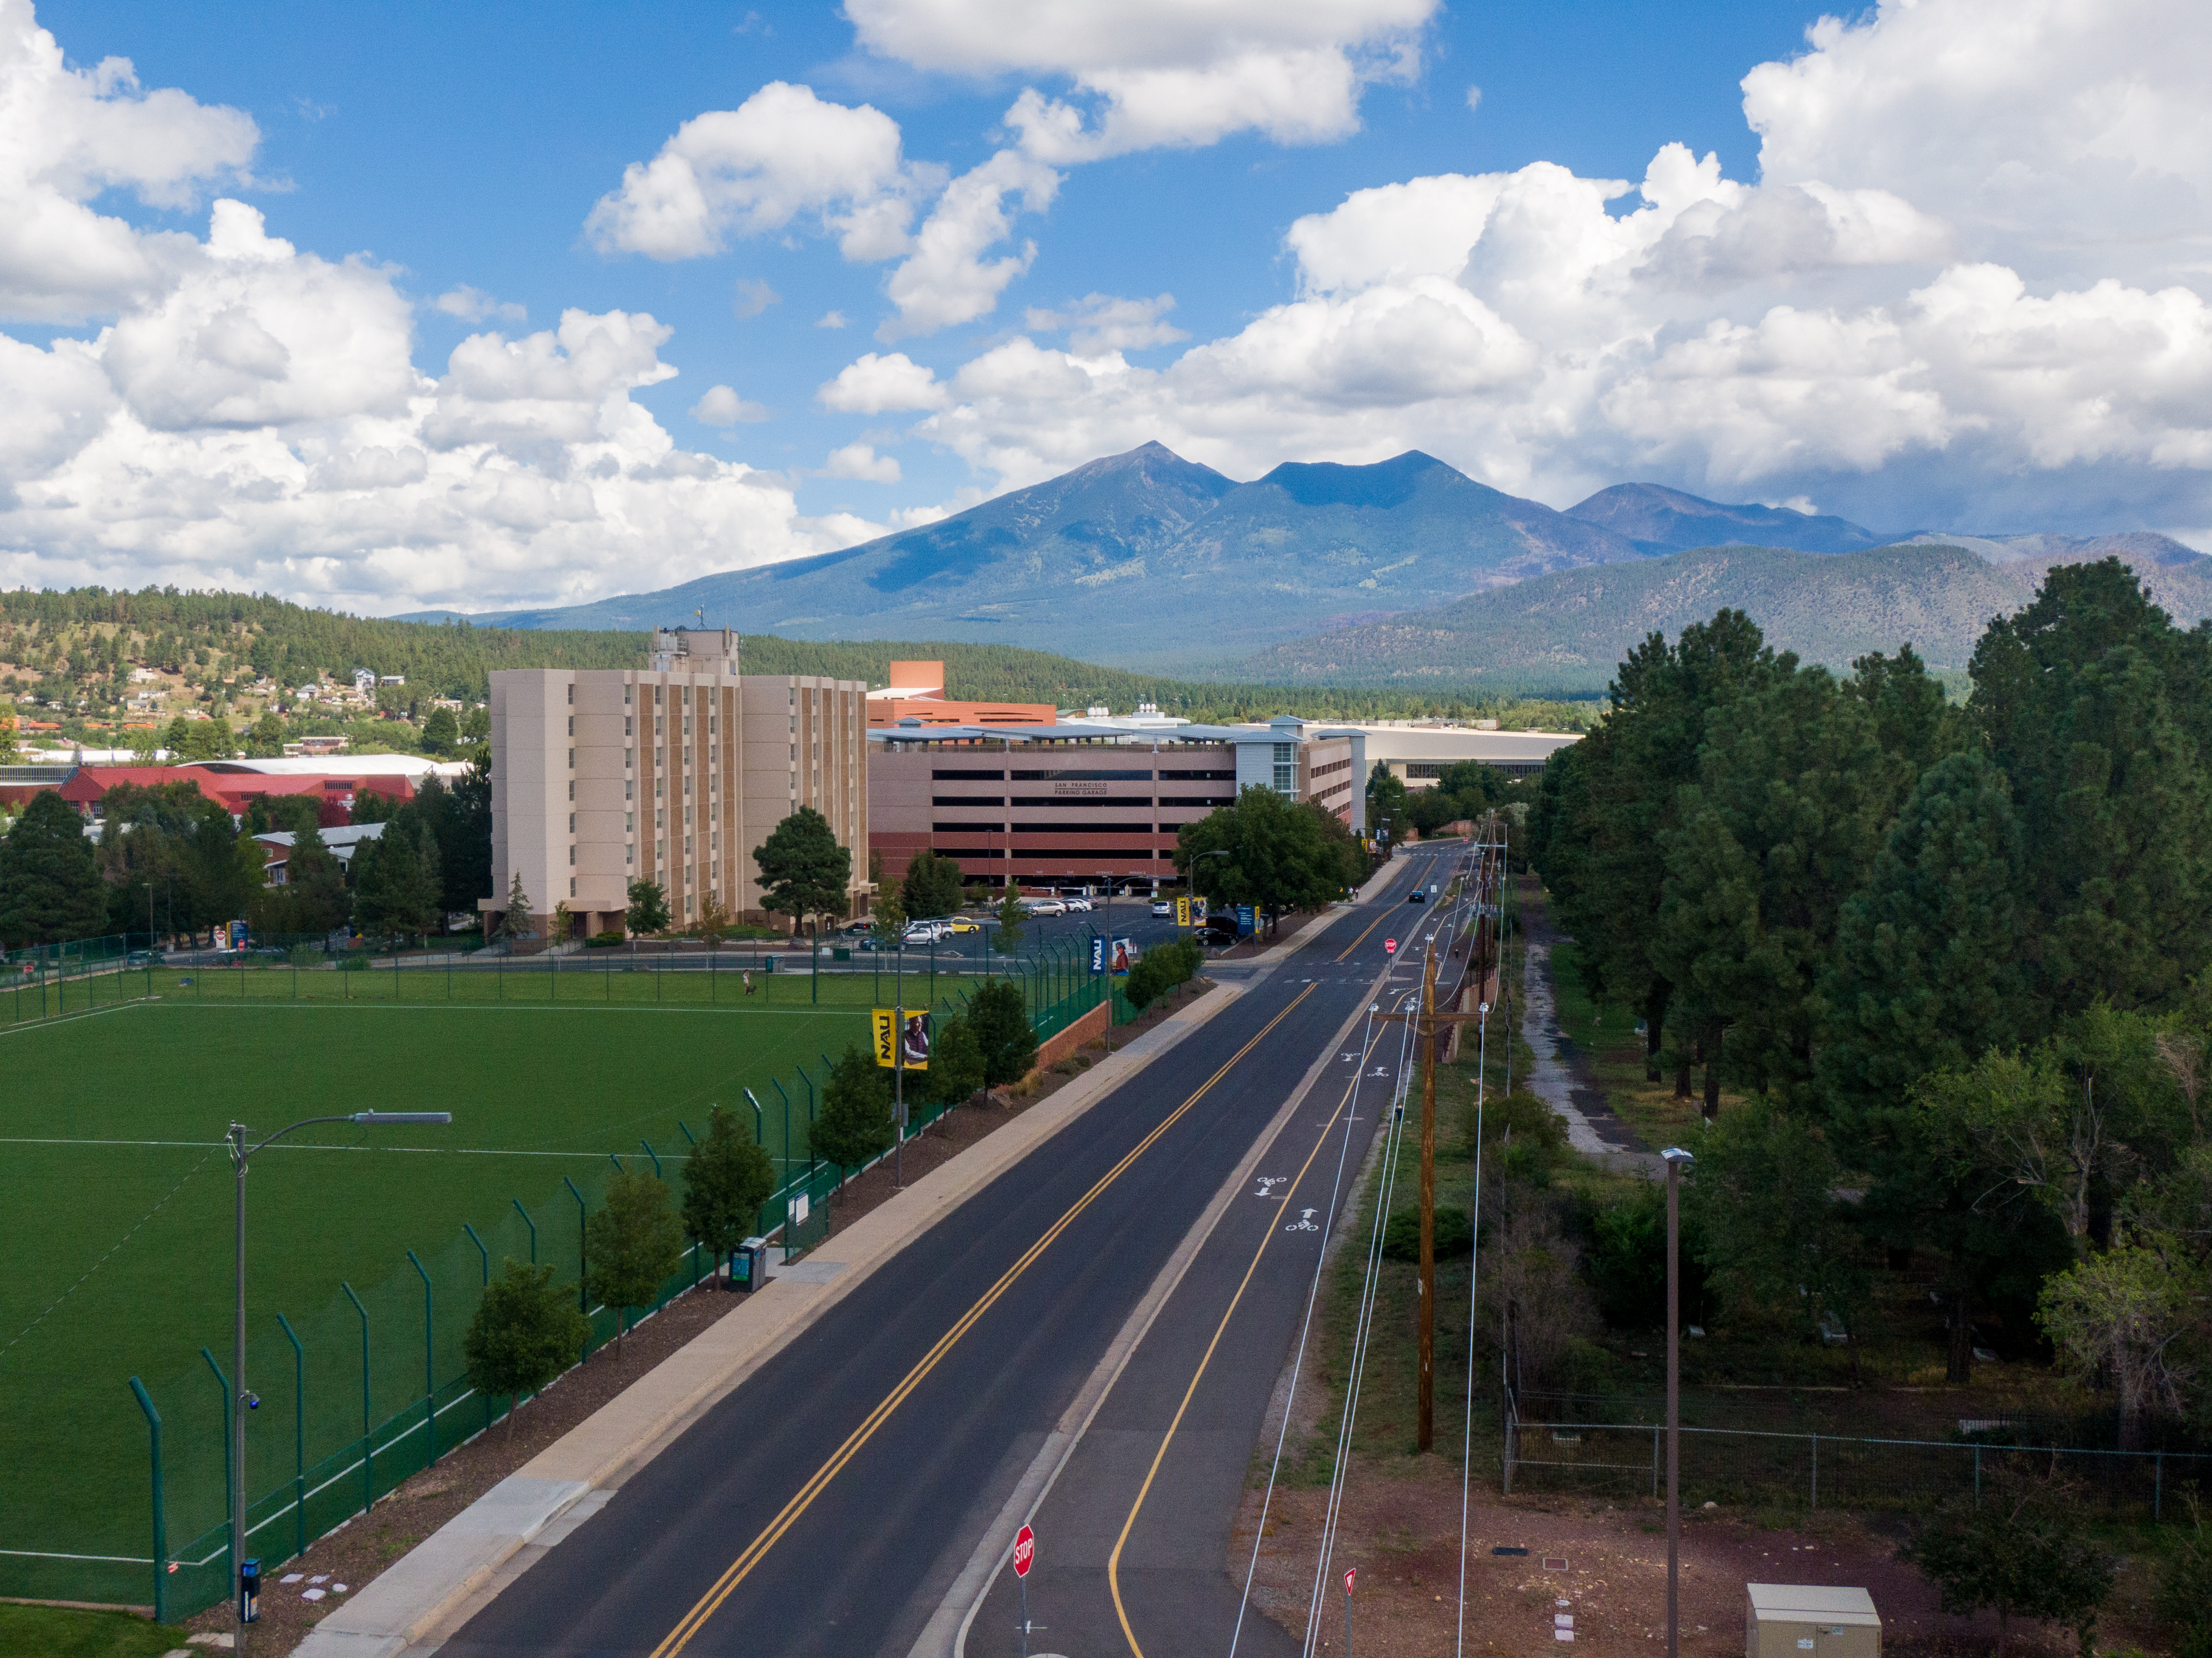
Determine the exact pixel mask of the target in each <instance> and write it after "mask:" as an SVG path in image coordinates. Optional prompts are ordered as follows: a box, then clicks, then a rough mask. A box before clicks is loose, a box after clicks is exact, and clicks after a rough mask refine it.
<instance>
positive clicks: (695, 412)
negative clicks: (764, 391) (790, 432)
mask: <svg viewBox="0 0 2212 1658" xmlns="http://www.w3.org/2000/svg"><path fill="white" fill-rule="evenodd" d="M691 418H692V419H693V420H696V421H698V422H701V423H702V425H706V426H735V425H737V424H738V422H741V421H742V422H751V421H763V420H766V419H767V418H768V410H766V409H764V408H763V407H762V406H761V405H760V404H757V403H747V402H746V401H745V400H744V398H741V397H739V396H738V393H737V390H736V388H735V387H733V386H708V388H707V395H706V396H705V397H703V398H700V399H699V401H698V402H696V403H695V404H692V405H691Z"/></svg>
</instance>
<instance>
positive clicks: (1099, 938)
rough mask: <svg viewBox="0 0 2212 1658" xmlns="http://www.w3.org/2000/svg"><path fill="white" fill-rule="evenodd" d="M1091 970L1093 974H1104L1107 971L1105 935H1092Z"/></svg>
mask: <svg viewBox="0 0 2212 1658" xmlns="http://www.w3.org/2000/svg"><path fill="white" fill-rule="evenodd" d="M1105 970H1106V940H1105V938H1104V937H1103V935H1101V934H1099V933H1096V932H1094V933H1092V934H1091V971H1092V972H1093V973H1103V972H1104V971H1105Z"/></svg>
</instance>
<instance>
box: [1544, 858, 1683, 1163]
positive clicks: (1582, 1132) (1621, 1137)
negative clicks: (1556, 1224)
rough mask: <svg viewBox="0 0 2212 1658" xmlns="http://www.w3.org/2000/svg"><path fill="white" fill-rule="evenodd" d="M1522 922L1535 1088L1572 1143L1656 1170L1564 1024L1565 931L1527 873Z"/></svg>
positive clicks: (1586, 1150)
mask: <svg viewBox="0 0 2212 1658" xmlns="http://www.w3.org/2000/svg"><path fill="white" fill-rule="evenodd" d="M1521 925H1522V944H1523V946H1524V948H1525V949H1526V950H1527V952H1528V953H1527V957H1526V958H1525V960H1524V962H1523V963H1522V970H1521V980H1522V1011H1521V1034H1522V1037H1523V1038H1524V1039H1525V1040H1526V1041H1527V1042H1528V1046H1529V1048H1531V1049H1532V1050H1534V1053H1535V1055H1536V1063H1535V1067H1534V1071H1533V1072H1532V1073H1531V1075H1530V1077H1529V1078H1528V1086H1529V1088H1530V1090H1532V1091H1533V1092H1534V1094H1535V1095H1536V1096H1537V1097H1538V1098H1539V1099H1541V1100H1542V1101H1543V1102H1545V1103H1546V1104H1547V1105H1549V1106H1550V1107H1551V1108H1552V1109H1553V1111H1554V1112H1556V1113H1557V1114H1559V1116H1561V1117H1563V1118H1565V1121H1566V1124H1567V1143H1568V1144H1569V1145H1571V1146H1573V1147H1574V1149H1575V1150H1576V1151H1580V1152H1583V1154H1584V1155H1586V1156H1589V1157H1603V1158H1606V1159H1607V1162H1608V1165H1609V1166H1613V1167H1619V1166H1620V1164H1619V1163H1617V1162H1615V1161H1614V1160H1616V1159H1621V1158H1627V1159H1631V1160H1632V1161H1633V1162H1635V1163H1637V1164H1638V1165H1639V1166H1644V1167H1648V1169H1650V1170H1651V1171H1653V1172H1655V1173H1656V1171H1657V1170H1658V1169H1659V1159H1658V1157H1656V1155H1655V1154H1654V1153H1653V1152H1652V1150H1651V1148H1650V1146H1648V1145H1645V1144H1644V1141H1643V1139H1642V1138H1641V1137H1640V1136H1638V1133H1636V1131H1635V1130H1634V1129H1632V1128H1631V1127H1629V1126H1628V1125H1627V1124H1626V1123H1625V1122H1623V1121H1621V1120H1620V1117H1619V1116H1618V1115H1616V1114H1614V1112H1613V1108H1612V1107H1611V1106H1609V1105H1607V1103H1606V1101H1605V1096H1604V1094H1602V1093H1601V1092H1600V1091H1599V1090H1598V1087H1597V1084H1596V1078H1595V1075H1594V1073H1593V1072H1592V1071H1591V1069H1590V1066H1589V1060H1588V1059H1587V1058H1586V1057H1585V1056H1584V1055H1583V1052H1582V1050H1581V1049H1580V1048H1577V1047H1576V1046H1575V1043H1574V1041H1573V1039H1572V1038H1571V1037H1570V1036H1569V1035H1567V1034H1566V1032H1565V1031H1564V1030H1563V1029H1560V1028H1559V1004H1558V999H1557V998H1556V997H1555V996H1554V995H1553V990H1552V946H1553V944H1556V943H1558V942H1559V938H1560V935H1559V932H1556V931H1555V930H1554V929H1553V926H1552V921H1551V916H1550V914H1548V912H1547V909H1546V907H1545V903H1544V891H1543V889H1542V888H1541V886H1539V885H1538V884H1536V882H1535V880H1534V878H1531V877H1525V876H1524V877H1523V878H1522V884H1521Z"/></svg>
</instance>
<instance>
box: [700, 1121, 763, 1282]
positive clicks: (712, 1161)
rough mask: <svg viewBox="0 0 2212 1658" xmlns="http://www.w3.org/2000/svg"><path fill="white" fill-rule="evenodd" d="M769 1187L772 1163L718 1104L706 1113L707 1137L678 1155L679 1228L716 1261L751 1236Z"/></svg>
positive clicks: (761, 1148)
mask: <svg viewBox="0 0 2212 1658" xmlns="http://www.w3.org/2000/svg"><path fill="white" fill-rule="evenodd" d="M774 1192H775V1162H774V1160H773V1159H772V1158H770V1157H769V1154H768V1152H767V1151H766V1149H765V1148H763V1147H762V1146H759V1145H755V1144H753V1141H752V1138H751V1136H750V1134H747V1133H744V1132H742V1129H741V1127H740V1125H739V1123H738V1119H737V1116H736V1114H734V1113H732V1112H728V1111H725V1110H723V1109H722V1108H721V1107H720V1106H719V1105H717V1106H714V1107H712V1108H710V1109H709V1110H708V1114H707V1138H706V1139H702V1140H701V1141H700V1142H699V1144H698V1145H696V1146H694V1147H693V1148H692V1149H691V1152H690V1155H689V1156H688V1157H685V1158H684V1230H686V1231H688V1232H690V1234H691V1236H693V1237H695V1238H696V1239H697V1240H698V1241H699V1242H701V1243H703V1244H705V1245H706V1246H707V1248H709V1249H711V1250H713V1251H714V1257H715V1259H716V1260H726V1258H727V1257H728V1255H729V1254H730V1252H731V1251H732V1250H733V1249H735V1248H737V1247H738V1245H739V1244H740V1243H742V1242H744V1241H745V1239H746V1238H747V1237H749V1236H751V1234H752V1230H753V1228H754V1226H755V1225H757V1224H758V1223H759V1220H760V1207H761V1205H763V1203H766V1202H767V1201H768V1200H769V1195H770V1194H771V1193H774Z"/></svg>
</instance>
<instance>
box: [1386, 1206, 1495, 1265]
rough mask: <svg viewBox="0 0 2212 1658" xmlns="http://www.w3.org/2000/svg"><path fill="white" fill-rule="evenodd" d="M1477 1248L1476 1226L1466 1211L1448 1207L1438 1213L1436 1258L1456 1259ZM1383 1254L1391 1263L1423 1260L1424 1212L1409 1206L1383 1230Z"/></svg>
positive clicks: (1397, 1214) (1400, 1211)
mask: <svg viewBox="0 0 2212 1658" xmlns="http://www.w3.org/2000/svg"><path fill="white" fill-rule="evenodd" d="M1473 1248H1474V1223H1473V1222H1471V1221H1470V1220H1469V1219H1468V1212H1467V1211H1466V1210H1464V1209H1455V1208H1453V1207H1452V1206H1450V1205H1449V1204H1447V1205H1444V1206H1442V1207H1440V1208H1438V1209H1437V1260H1455V1259H1457V1258H1458V1257H1459V1256H1461V1255H1463V1254H1468V1252H1469V1251H1470V1250H1472V1249H1473ZM1383 1256H1384V1258H1385V1259H1386V1260H1419V1259H1420V1258H1421V1212H1420V1210H1419V1208H1417V1207H1415V1206H1413V1205H1411V1204H1408V1205H1407V1206H1406V1207H1405V1208H1403V1209H1401V1210H1399V1211H1398V1212H1396V1213H1395V1214H1393V1215H1392V1216H1391V1217H1390V1224H1389V1225H1387V1226H1385V1227H1384V1228H1383Z"/></svg>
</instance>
